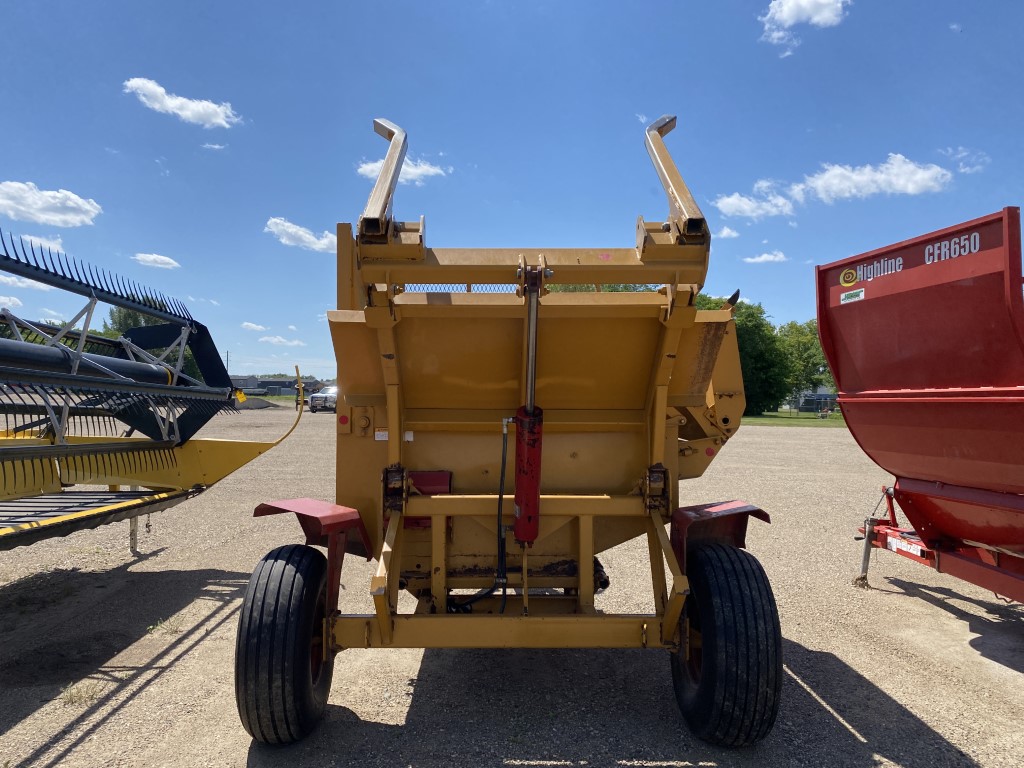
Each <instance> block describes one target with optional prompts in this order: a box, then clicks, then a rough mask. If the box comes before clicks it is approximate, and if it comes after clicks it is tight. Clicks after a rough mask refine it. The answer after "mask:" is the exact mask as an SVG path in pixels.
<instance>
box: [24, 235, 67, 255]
mask: <svg viewBox="0 0 1024 768" xmlns="http://www.w3.org/2000/svg"><path fill="white" fill-rule="evenodd" d="M22 237H23V238H24V239H25V240H27V241H28V242H30V243H32V244H34V245H35V246H36V247H37V248H49V249H50V250H51V251H62V250H64V241H63V240H61V238H60V235H57V236H56V237H53V238H49V237H36V236H35V235H22Z"/></svg>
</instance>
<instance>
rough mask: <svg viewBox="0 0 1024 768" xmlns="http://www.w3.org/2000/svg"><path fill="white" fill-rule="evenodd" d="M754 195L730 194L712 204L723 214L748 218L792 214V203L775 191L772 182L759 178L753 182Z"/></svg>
mask: <svg viewBox="0 0 1024 768" xmlns="http://www.w3.org/2000/svg"><path fill="white" fill-rule="evenodd" d="M754 195H756V197H751V196H748V195H741V194H740V193H739V192H734V193H733V194H731V195H722V196H720V197H718V198H717V199H716V200H714V202H713V203H712V205H714V206H715V207H716V208H717V209H718V210H719V211H720V212H721V214H722V215H723V216H743V217H746V218H749V219H760V218H763V217H765V216H792V215H793V203H791V202H790V201H789V200H787V199H786V198H785V197H783V196H782V195H780V194H779V193H778V192H776V191H775V184H774V182H771V181H768V180H766V179H761V180H760V181H758V182H757V183H755V184H754Z"/></svg>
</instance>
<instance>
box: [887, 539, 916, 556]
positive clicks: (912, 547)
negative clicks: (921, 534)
mask: <svg viewBox="0 0 1024 768" xmlns="http://www.w3.org/2000/svg"><path fill="white" fill-rule="evenodd" d="M886 546H887V547H888V548H889V549H891V550H892V551H893V552H898V551H900V550H903V551H904V552H909V553H910V554H912V555H915V556H917V557H921V547H919V546H918V545H917V544H911V543H910V542H909V541H904V540H903V539H897V538H895V537H892V536H890V537H889V540H888V542H886Z"/></svg>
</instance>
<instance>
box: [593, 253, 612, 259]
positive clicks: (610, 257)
mask: <svg viewBox="0 0 1024 768" xmlns="http://www.w3.org/2000/svg"><path fill="white" fill-rule="evenodd" d="M597 258H599V259H600V260H601V261H611V260H612V255H611V254H610V253H599V254H598V255H597Z"/></svg>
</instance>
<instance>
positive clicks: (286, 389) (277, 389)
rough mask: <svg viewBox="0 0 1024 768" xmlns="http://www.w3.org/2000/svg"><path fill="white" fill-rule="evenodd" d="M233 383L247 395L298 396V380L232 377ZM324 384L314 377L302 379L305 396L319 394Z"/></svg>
mask: <svg viewBox="0 0 1024 768" xmlns="http://www.w3.org/2000/svg"><path fill="white" fill-rule="evenodd" d="M231 383H232V385H234V387H235V388H236V389H240V390H242V392H244V393H245V394H247V395H284V396H289V395H290V396H292V397H294V396H295V395H297V394H298V391H299V390H298V379H282V378H280V377H261V376H232V377H231ZM323 387H324V383H323V382H322V381H320V380H319V379H316V378H314V377H312V376H303V377H302V389H303V392H304V393H305V395H307V396H308V395H309V394H310V393H312V392H319V391H320V390H321V389H323Z"/></svg>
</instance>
